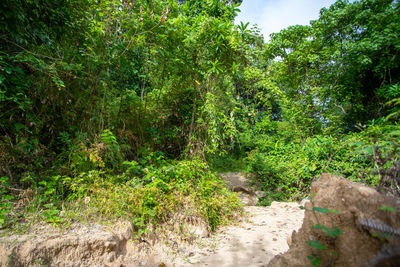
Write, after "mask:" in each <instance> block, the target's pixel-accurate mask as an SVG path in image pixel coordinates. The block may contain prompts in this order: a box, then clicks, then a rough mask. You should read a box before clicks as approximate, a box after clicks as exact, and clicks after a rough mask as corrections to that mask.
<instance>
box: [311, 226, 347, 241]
mask: <svg viewBox="0 0 400 267" xmlns="http://www.w3.org/2000/svg"><path fill="white" fill-rule="evenodd" d="M312 228H314V229H321V230H323V231H324V232H325V233H326V234H327V235H328V236H330V237H332V238H336V237H338V236H339V235H341V234H342V232H341V231H340V229H339V228H338V227H337V226H334V227H332V228H328V227H326V226H323V225H319V224H316V225H314V226H313V227H312Z"/></svg>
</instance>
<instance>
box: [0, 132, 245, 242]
mask: <svg viewBox="0 0 400 267" xmlns="http://www.w3.org/2000/svg"><path fill="white" fill-rule="evenodd" d="M74 143H75V145H74V144H72V143H71V144H70V146H71V147H69V148H68V149H69V152H70V153H68V154H67V153H66V154H65V155H68V158H69V168H68V172H65V173H64V174H60V173H58V174H57V173H56V174H53V175H47V176H45V177H43V178H41V180H40V182H38V183H36V182H35V180H34V179H31V180H29V178H26V179H25V180H26V182H27V183H28V182H29V183H30V187H28V188H27V189H25V190H18V191H17V192H13V191H12V190H13V189H12V188H11V186H10V184H9V183H8V178H7V177H2V178H1V180H0V183H1V184H0V190H1V198H2V199H1V208H2V209H1V212H0V227H1V228H8V229H10V230H13V231H24V230H27V229H29V225H30V224H32V223H38V222H47V223H51V224H54V225H59V226H62V225H64V226H68V225H69V224H71V223H72V222H74V221H86V222H90V221H102V220H103V221H110V220H114V219H121V218H122V219H127V220H130V221H131V222H133V224H134V227H135V230H136V232H137V233H138V234H144V233H146V232H147V231H148V230H149V229H148V228H149V226H150V225H151V226H152V227H157V226H158V225H160V224H162V223H163V222H166V221H168V220H169V219H170V218H172V217H173V216H174V215H175V214H176V213H179V212H182V213H184V214H188V213H190V214H191V215H192V216H196V217H198V218H201V219H203V220H204V221H205V222H207V223H208V225H209V227H210V229H211V230H215V229H216V227H218V226H219V225H223V224H225V223H227V222H229V221H230V220H233V219H234V215H235V214H237V212H238V211H240V210H241V206H240V204H239V199H238V197H237V195H236V194H235V193H233V192H230V191H229V190H228V189H226V187H225V182H224V181H223V180H222V179H221V178H219V177H217V176H216V175H215V174H214V173H213V172H211V171H210V169H209V167H208V165H207V164H206V163H205V162H203V161H201V160H199V159H196V158H194V159H187V160H181V161H177V160H168V159H166V158H164V156H163V154H162V153H159V152H156V153H153V152H151V153H148V154H147V155H145V156H143V157H142V158H141V159H140V160H138V161H135V160H130V161H126V160H123V153H122V149H121V145H120V144H119V143H118V141H117V139H116V138H115V137H114V135H113V134H112V132H111V131H109V130H106V131H104V132H103V133H102V134H101V136H100V138H99V139H98V140H97V142H94V143H93V144H84V143H81V142H77V141H75V142H74Z"/></svg>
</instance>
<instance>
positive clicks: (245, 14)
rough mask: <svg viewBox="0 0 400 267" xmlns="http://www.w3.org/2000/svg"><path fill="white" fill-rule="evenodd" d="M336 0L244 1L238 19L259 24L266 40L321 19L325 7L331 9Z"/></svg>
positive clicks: (238, 20)
mask: <svg viewBox="0 0 400 267" xmlns="http://www.w3.org/2000/svg"><path fill="white" fill-rule="evenodd" d="M334 2H335V0H244V1H243V4H242V5H241V7H240V9H241V11H242V12H241V13H240V14H239V16H238V17H237V18H236V22H237V23H239V22H240V21H244V22H247V21H249V22H250V23H251V24H258V26H259V28H261V33H262V34H263V35H264V38H265V40H268V39H269V35H270V34H271V33H273V32H279V31H280V30H282V29H284V28H287V27H288V26H291V25H296V24H301V25H306V24H309V22H310V20H313V19H317V18H318V17H319V11H320V9H321V8H323V7H329V6H330V5H331V4H333V3H334Z"/></svg>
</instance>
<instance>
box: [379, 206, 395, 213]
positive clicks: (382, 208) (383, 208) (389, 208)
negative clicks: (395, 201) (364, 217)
mask: <svg viewBox="0 0 400 267" xmlns="http://www.w3.org/2000/svg"><path fill="white" fill-rule="evenodd" d="M379 209H380V210H383V211H390V212H397V209H396V208H395V207H390V206H382V207H380V208H379Z"/></svg>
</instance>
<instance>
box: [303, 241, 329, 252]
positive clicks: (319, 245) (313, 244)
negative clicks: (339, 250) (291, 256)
mask: <svg viewBox="0 0 400 267" xmlns="http://www.w3.org/2000/svg"><path fill="white" fill-rule="evenodd" d="M306 243H307V244H308V245H309V246H310V247H312V248H316V249H318V250H327V249H328V248H327V247H326V246H325V245H324V244H322V243H321V242H319V241H318V240H315V241H306Z"/></svg>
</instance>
